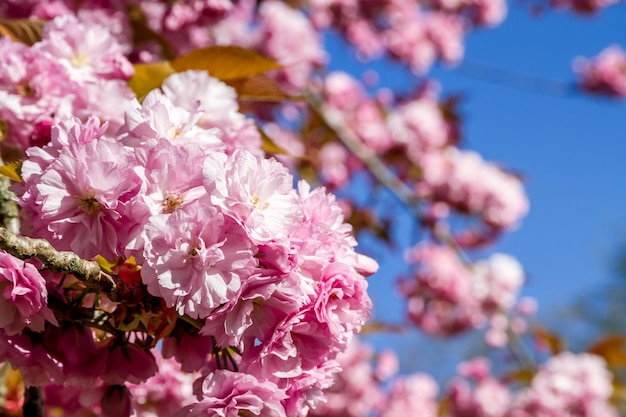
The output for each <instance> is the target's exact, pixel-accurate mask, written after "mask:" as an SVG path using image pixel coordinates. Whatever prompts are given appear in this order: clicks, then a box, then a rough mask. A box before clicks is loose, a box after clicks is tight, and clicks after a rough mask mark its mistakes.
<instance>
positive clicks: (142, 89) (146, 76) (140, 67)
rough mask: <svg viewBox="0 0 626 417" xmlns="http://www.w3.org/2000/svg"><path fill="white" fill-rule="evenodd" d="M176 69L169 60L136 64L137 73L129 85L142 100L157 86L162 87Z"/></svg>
mask: <svg viewBox="0 0 626 417" xmlns="http://www.w3.org/2000/svg"><path fill="white" fill-rule="evenodd" d="M175 72H176V71H175V70H174V68H172V66H171V65H170V63H169V62H167V61H165V62H154V63H151V64H136V65H135V75H133V77H132V78H131V79H130V81H129V82H128V86H129V87H130V89H131V90H133V92H134V93H135V95H136V96H137V100H139V101H142V100H143V99H144V98H145V96H146V95H147V94H148V93H149V92H150V91H152V90H154V89H155V88H160V87H161V85H162V84H163V80H165V79H166V78H167V77H169V76H170V75H172V74H174V73H175Z"/></svg>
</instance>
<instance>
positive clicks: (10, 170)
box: [0, 161, 22, 182]
mask: <svg viewBox="0 0 626 417" xmlns="http://www.w3.org/2000/svg"><path fill="white" fill-rule="evenodd" d="M21 170H22V161H18V162H12V163H10V164H6V165H2V166H0V175H4V176H5V177H8V178H10V179H12V180H13V181H17V182H22V176H21V175H20V172H21Z"/></svg>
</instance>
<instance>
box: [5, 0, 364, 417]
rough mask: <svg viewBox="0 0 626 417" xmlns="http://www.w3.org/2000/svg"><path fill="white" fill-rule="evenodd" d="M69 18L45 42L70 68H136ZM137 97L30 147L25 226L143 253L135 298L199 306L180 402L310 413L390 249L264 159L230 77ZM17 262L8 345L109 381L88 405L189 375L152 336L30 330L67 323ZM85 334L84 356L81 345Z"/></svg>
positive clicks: (106, 408)
mask: <svg viewBox="0 0 626 417" xmlns="http://www.w3.org/2000/svg"><path fill="white" fill-rule="evenodd" d="M268 7H269V6H268ZM66 20H67V19H66V18H56V19H55V20H53V21H52V22H51V23H50V24H49V25H47V26H46V33H47V34H48V38H49V39H51V40H50V41H49V42H48V41H45V40H44V41H42V42H41V43H39V44H36V45H35V46H34V47H33V48H31V49H32V50H35V51H41V52H42V53H44V52H45V53H48V54H56V57H57V58H56V61H55V62H56V63H57V64H59V65H60V67H59V68H64V70H65V71H67V73H68V74H71V78H72V79H76V80H86V81H85V82H87V83H89V82H97V81H94V80H102V79H104V80H109V79H116V80H117V79H120V80H121V79H124V77H127V75H128V72H124V71H122V69H123V68H125V67H124V65H125V63H127V61H124V60H123V59H122V58H123V56H122V57H121V58H119V59H118V57H117V56H116V55H115V54H112V52H111V51H113V50H114V49H111V48H109V49H106V48H104V47H102V48H100V49H97V50H95V51H94V50H92V49H89V48H87V49H85V50H83V49H81V48H80V47H77V46H76V47H75V48H74V49H71V47H70V46H72V45H74V46H75V45H76V44H77V42H79V40H78V39H74V41H73V43H70V41H69V40H68V36H70V35H72V33H73V32H71V31H70V32H69V34H65V35H64V36H61V35H59V34H55V33H56V32H55V30H57V31H58V30H60V29H58V28H59V27H60V25H61V24H63V22H66ZM94 27H96V28H97V26H94ZM87 33H88V36H87V40H86V41H85V42H87V43H88V44H89V45H91V46H93V45H94V42H93V41H89V39H90V38H89V37H90V36H97V34H98V33H99V32H97V31H96V32H94V34H91V32H89V31H88V32H87ZM48 38H46V39H48ZM81 39H82V38H81ZM100 40H102V39H100ZM105 40H106V42H110V43H111V44H113V45H114V42H113V40H111V39H110V38H106V39H105ZM4 42H5V43H6V45H8V46H7V47H14V46H13V44H11V43H10V42H9V41H4ZM68 44H69V45H70V46H67V45H68ZM107 45H108V44H107ZM20 48H23V51H18V52H20V53H21V54H22V55H26V54H29V53H31V52H30V51H31V49H28V48H27V47H20ZM18 56H19V54H18ZM65 58H67V60H66V59H65ZM101 58H102V59H101ZM78 61H80V62H78ZM74 64H76V65H74ZM116 77H117V78H116ZM122 107H123V108H122V113H121V114H120V116H119V117H118V116H116V117H115V118H112V119H109V118H107V117H104V116H103V115H99V116H100V117H101V118H103V119H106V120H108V122H106V123H101V122H100V121H99V119H98V118H96V117H93V116H92V117H89V118H87V119H85V120H81V118H79V117H72V118H65V119H62V120H59V121H58V122H55V123H54V124H53V125H52V126H51V129H50V134H49V141H48V143H46V144H42V145H43V146H41V147H30V148H28V149H26V150H25V154H26V160H25V161H24V162H23V166H22V170H21V175H22V178H23V182H22V183H20V184H17V185H16V186H15V191H16V193H17V194H18V202H19V204H20V206H21V207H22V209H23V211H24V213H25V220H27V222H28V225H27V226H28V227H27V229H28V230H31V234H32V236H33V237H43V238H46V239H47V240H49V241H50V242H51V243H52V244H53V245H54V246H55V247H56V248H57V249H59V250H68V251H72V252H74V253H76V254H77V255H79V256H81V257H83V258H88V259H90V258H94V257H96V256H97V255H100V256H102V257H104V258H105V259H107V260H109V261H111V262H113V263H114V264H115V263H116V262H119V261H116V260H118V259H120V260H121V259H128V258H131V257H132V258H133V259H134V260H135V262H136V266H137V267H136V269H135V272H133V269H132V268H131V269H130V272H129V274H130V275H129V276H126V275H123V274H122V272H120V276H121V277H126V278H124V279H125V281H124V282H125V284H126V285H130V286H131V287H133V286H134V287H136V288H137V289H136V290H131V291H139V294H141V287H137V286H138V285H139V286H140V285H141V284H143V285H145V288H146V291H147V293H146V294H145V295H143V296H140V298H139V299H137V300H135V301H133V300H132V299H131V301H130V304H129V305H130V306H131V307H132V306H134V305H135V304H133V303H137V304H136V305H138V306H141V307H140V308H141V309H143V310H142V311H143V314H145V313H147V312H148V311H147V309H148V308H149V309H151V312H150V314H152V315H157V316H159V315H162V314H169V313H167V312H168V311H172V312H175V314H177V315H178V316H185V317H187V318H188V319H189V320H193V321H195V323H196V325H197V326H198V327H199V330H200V331H199V332H198V331H197V330H196V331H195V333H194V331H193V330H191V329H190V330H189V331H186V332H183V331H176V332H173V333H171V334H170V335H169V336H168V337H165V340H164V342H163V353H164V354H165V355H166V356H167V357H172V358H175V360H177V361H179V362H180V363H181V368H182V370H183V371H185V372H190V371H203V372H204V376H202V379H201V382H199V383H198V384H196V387H195V394H196V395H197V397H198V399H199V400H200V402H199V403H197V404H192V405H189V407H188V408H187V409H186V411H181V413H182V414H181V415H196V414H198V415H199V414H202V413H207V412H208V410H221V411H219V412H220V413H221V412H224V413H226V414H228V413H230V412H231V411H230V410H231V409H232V410H234V411H233V412H236V413H253V414H258V413H259V412H261V411H260V410H261V409H262V410H264V411H262V413H267V415H276V416H285V415H289V416H293V415H305V414H306V413H307V410H308V409H309V408H310V407H314V406H315V405H316V404H317V402H319V400H320V399H321V390H322V389H323V388H326V387H328V386H329V385H330V384H331V382H332V372H334V371H336V370H338V365H337V363H336V361H335V357H336V355H337V354H338V353H339V352H341V351H343V350H344V349H345V347H346V346H347V343H348V342H349V341H350V339H351V337H352V335H353V334H354V333H357V332H358V331H359V330H360V328H361V326H362V325H363V323H364V322H365V320H367V318H368V317H369V314H370V313H369V310H370V308H371V302H370V300H369V297H368V295H367V292H366V288H367V283H366V281H365V280H364V275H369V274H371V273H373V272H374V271H375V270H376V264H375V263H374V262H373V261H372V260H370V259H369V258H366V257H363V256H361V255H357V254H356V252H355V251H354V247H355V246H356V241H355V240H354V238H353V237H352V235H351V232H352V229H351V227H350V226H349V225H347V224H345V223H344V217H343V211H342V210H341V208H340V207H339V205H338V204H337V202H336V201H335V199H334V197H333V196H332V195H329V194H327V193H326V191H325V189H324V188H317V189H312V188H311V187H310V186H309V185H308V184H307V183H306V182H304V181H301V182H299V184H298V187H297V189H294V185H293V184H294V179H293V177H292V175H291V174H290V173H289V171H288V170H287V168H286V167H285V166H283V165H282V164H281V163H279V162H278V161H276V160H274V159H266V158H265V157H264V156H263V152H262V151H261V150H260V145H261V141H260V135H259V132H258V131H257V129H256V126H255V124H254V122H253V121H252V120H251V119H249V118H247V117H245V116H244V115H243V114H241V113H239V112H238V104H237V101H236V95H235V93H234V90H233V89H232V88H231V87H228V86H226V85H225V84H223V83H222V82H220V81H218V80H216V79H214V78H211V77H210V76H209V75H208V74H207V73H206V72H200V71H190V72H182V73H177V74H173V75H171V76H170V77H169V78H167V79H166V80H165V81H164V82H163V88H162V90H154V91H152V92H151V93H149V94H148V95H147V96H146V97H145V99H144V100H143V101H142V102H141V103H139V101H137V100H136V99H133V100H127V101H126V104H125V105H124V106H122ZM47 111H50V110H47ZM55 118H56V119H61V116H60V115H55ZM115 124H118V125H120V126H119V128H117V127H116V128H115V129H113V128H112V126H113V125H115ZM23 146H24V147H25V146H26V144H23ZM3 259H4V258H3ZM6 262H7V263H8V265H7V267H8V268H9V270H10V273H7V276H15V279H14V280H13V282H12V284H11V285H12V286H11V287H9V286H7V287H5V289H6V291H9V293H10V294H11V295H10V297H12V298H7V299H8V300H9V301H10V302H11V304H7V305H6V306H5V307H3V309H4V310H6V311H7V314H6V315H4V316H3V317H4V318H5V319H6V323H4V322H3V323H2V324H3V326H2V327H3V331H4V333H3V335H2V344H3V346H2V349H1V352H2V358H3V359H5V360H8V361H10V362H11V363H12V364H13V365H14V366H15V367H17V368H18V369H20V371H22V373H23V375H24V378H25V381H26V382H27V383H28V384H39V383H42V382H43V381H44V380H45V381H46V382H45V384H46V385H47V384H50V383H54V384H56V385H55V387H56V388H55V389H56V390H57V392H58V391H61V393H59V394H58V395H59V396H60V397H62V398H67V399H68V400H67V401H65V402H63V404H70V403H73V401H74V400H72V398H74V396H73V395H74V394H75V393H76V391H75V390H73V388H72V384H75V383H82V382H85V381H89V382H94V381H95V385H94V387H95V388H94V390H95V391H94V392H95V393H94V394H93V395H92V396H91V397H92V398H96V399H100V402H98V401H91V402H89V404H87V403H86V402H85V401H83V400H81V401H82V403H84V404H83V405H85V404H87V405H89V406H90V407H94V406H99V404H100V403H101V404H102V405H101V407H102V413H103V414H104V415H116V414H115V413H119V412H121V411H120V410H130V407H131V402H130V400H129V398H130V396H131V394H134V395H136V397H137V398H135V399H134V400H133V404H136V407H137V408H138V409H145V407H147V406H148V405H147V404H152V403H153V402H155V401H157V399H155V398H153V397H154V395H156V394H153V393H152V391H151V388H150V386H151V384H155V383H156V382H154V381H156V380H158V379H159V378H166V379H168V380H169V379H171V378H179V377H178V376H176V375H178V374H179V373H180V371H179V370H172V371H171V372H170V371H168V369H170V368H172V366H173V365H172V364H171V360H173V359H170V360H169V361H166V360H161V359H160V360H159V361H156V362H155V359H154V357H153V354H151V353H150V352H148V351H147V350H145V346H144V342H145V341H142V340H141V337H140V336H136V337H135V338H131V339H130V340H124V339H123V338H121V337H117V336H110V337H104V338H103V337H102V336H101V335H97V334H96V333H94V332H92V331H91V330H89V329H88V328H86V327H83V326H80V325H75V324H68V323H67V322H66V321H64V322H63V323H62V324H61V326H60V327H50V326H48V327H46V330H45V332H44V333H43V337H40V336H37V335H36V333H20V331H21V330H22V328H23V326H24V325H23V324H22V325H21V326H18V324H19V323H24V322H25V323H28V325H29V328H30V329H32V330H33V331H41V330H43V329H44V326H43V321H44V320H45V319H47V320H49V321H50V322H52V323H53V324H57V322H56V320H55V317H54V316H53V315H52V312H51V311H50V310H48V309H47V307H46V306H45V297H46V288H45V280H44V279H43V278H42V277H41V276H40V275H39V274H38V273H36V271H35V270H34V267H32V266H31V265H29V264H24V263H23V262H22V261H15V260H13V258H12V257H10V255H6ZM16 262H19V265H18V263H16ZM30 268H32V270H31V269H30ZM120 271H121V270H120ZM11 274H12V275H11ZM133 274H135V275H136V278H133V276H135V275H133ZM20 277H23V278H20ZM62 282H63V281H62V280H58V279H57V278H54V277H50V279H49V280H48V285H49V286H51V287H52V288H54V290H55V299H57V300H58V302H61V303H63V302H69V300H67V299H66V298H67V297H68V293H67V291H68V290H67V289H64V288H63V287H62ZM26 284H27V285H26ZM30 287H34V289H36V291H32V290H30ZM31 292H33V294H32V295H31V294H30V293H31ZM81 299H82V298H81ZM22 300H23V301H22ZM150 300H152V301H150ZM159 300H160V301H159ZM115 301H116V300H115ZM94 306H96V305H94ZM149 306H157V308H162V309H164V310H163V311H164V313H160V312H159V310H158V309H154V307H149ZM159 306H160V307H159ZM131 307H123V306H122V305H118V304H116V303H115V302H111V301H107V305H106V306H105V305H102V306H101V307H100V308H102V309H104V311H106V313H104V314H107V315H110V316H111V317H117V316H119V315H120V314H122V311H123V309H124V310H126V309H128V308H131ZM132 308H135V307H132ZM136 308H139V307H136ZM14 311H15V312H14ZM9 312H10V313H11V314H9ZM59 314H60V313H59ZM124 314H127V313H124ZM121 319H123V316H122V318H121ZM115 320H116V319H111V321H110V322H115ZM174 320H175V319H174ZM157 323H158V322H157ZM126 325H128V324H126ZM148 329H149V326H148ZM170 332H171V330H170ZM165 335H167V333H165ZM190 340H192V342H190ZM193 341H195V342H196V343H194V342H193ZM72 343H73V345H74V346H81V352H80V353H72V352H73V351H74V349H72V348H70V347H69V346H70V345H71V344H72ZM192 344H195V345H196V346H193V347H192ZM189 349H194V351H193V353H194V354H190V352H189ZM18 351H19V352H29V354H28V355H24V354H23V353H18ZM157 356H158V355H157ZM29 357H30V358H32V359H30V360H27V359H26V358H29ZM25 359H26V360H25ZM86 363H89V364H90V366H89V367H85V366H84V365H85V364H86ZM172 369H174V368H172ZM157 371H159V373H158V374H157V376H153V375H154V374H155V373H156V372H157ZM235 371H238V372H235ZM168 372H169V373H168ZM168 375H169V376H168ZM149 377H152V378H151V379H149V380H147V381H146V379H147V378H149ZM144 381H146V382H144ZM181 381H182V380H181ZM126 382H130V383H132V384H135V385H133V386H131V387H130V389H128V388H126V387H124V384H125V383H126ZM189 387H190V389H191V386H189ZM235 387H236V389H235ZM64 390H67V391H66V393H65V394H63V393H62V392H65V391H64ZM187 394H189V393H187ZM172 395H173V396H175V395H178V397H177V398H178V399H177V400H175V401H174V400H171V401H169V405H170V406H171V407H174V408H180V407H182V406H183V405H185V404H184V403H183V401H182V400H183V399H182V396H183V395H182V394H176V393H172ZM188 399H189V398H188V397H187V398H185V400H188ZM158 401H161V400H158ZM164 401H165V400H164ZM60 406H63V405H60ZM68 407H69V405H68ZM171 407H170V408H171ZM116 410H117V411H116ZM70 411H71V410H69V409H68V413H70ZM162 412H165V411H163V410H161V411H159V413H162ZM126 413H127V411H123V412H122V414H126ZM118 415H120V414H118ZM264 415H265V414H264Z"/></svg>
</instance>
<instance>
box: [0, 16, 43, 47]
mask: <svg viewBox="0 0 626 417" xmlns="http://www.w3.org/2000/svg"><path fill="white" fill-rule="evenodd" d="M45 23H46V22H45V21H43V20H34V19H0V35H1V36H6V37H7V38H9V39H11V40H13V41H15V42H22V43H25V44H26V45H29V46H30V45H33V44H35V43H37V42H39V41H40V40H41V35H42V33H43V25H44V24H45Z"/></svg>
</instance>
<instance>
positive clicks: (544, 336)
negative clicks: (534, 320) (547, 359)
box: [533, 326, 563, 355]
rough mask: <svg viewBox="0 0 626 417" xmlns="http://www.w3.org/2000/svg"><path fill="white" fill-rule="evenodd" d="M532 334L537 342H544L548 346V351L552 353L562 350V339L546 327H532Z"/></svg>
mask: <svg viewBox="0 0 626 417" xmlns="http://www.w3.org/2000/svg"><path fill="white" fill-rule="evenodd" d="M533 334H534V335H535V337H536V338H537V341H538V342H541V343H545V344H546V345H547V346H548V347H549V348H550V352H551V353H552V354H553V355H556V354H558V353H560V352H562V351H563V341H562V340H561V338H560V337H559V336H557V335H555V334H554V333H551V332H549V331H548V330H547V329H545V328H543V327H539V326H537V327H535V328H534V329H533Z"/></svg>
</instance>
